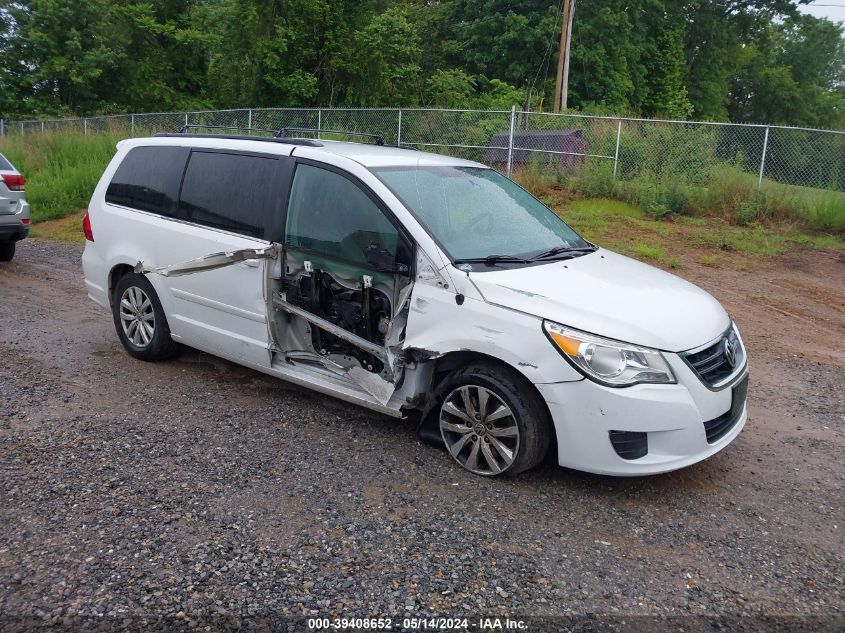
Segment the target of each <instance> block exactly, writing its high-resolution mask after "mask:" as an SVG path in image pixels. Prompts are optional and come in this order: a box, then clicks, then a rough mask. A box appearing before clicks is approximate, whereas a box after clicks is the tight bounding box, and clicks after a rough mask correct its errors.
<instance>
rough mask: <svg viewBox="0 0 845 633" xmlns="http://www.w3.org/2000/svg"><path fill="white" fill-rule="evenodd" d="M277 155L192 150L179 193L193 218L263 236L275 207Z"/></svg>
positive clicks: (184, 209) (182, 208) (185, 210)
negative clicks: (249, 154) (265, 155)
mask: <svg viewBox="0 0 845 633" xmlns="http://www.w3.org/2000/svg"><path fill="white" fill-rule="evenodd" d="M277 165H278V161H277V160H276V159H275V158H269V157H267V158H265V157H262V156H248V155H243V154H224V153H216V152H199V151H193V152H191V158H190V160H189V161H188V168H187V170H186V171H185V178H184V181H183V183H182V192H181V194H180V196H179V210H180V213H181V214H182V216H183V217H184V218H185V219H186V220H188V221H190V222H196V223H197V224H202V225H204V226H211V227H214V228H220V229H225V230H227V231H232V232H233V233H240V234H242V235H249V236H252V237H258V238H264V237H265V230H266V228H267V227H268V226H269V225H270V224H271V222H272V218H273V210H274V206H275V205H274V192H275V189H276V188H275V181H276V167H277Z"/></svg>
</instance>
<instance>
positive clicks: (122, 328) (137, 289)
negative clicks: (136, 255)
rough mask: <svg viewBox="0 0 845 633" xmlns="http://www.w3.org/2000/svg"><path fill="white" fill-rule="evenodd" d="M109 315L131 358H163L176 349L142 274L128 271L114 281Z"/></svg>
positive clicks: (156, 302) (164, 319) (171, 355)
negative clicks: (111, 316) (110, 313)
mask: <svg viewBox="0 0 845 633" xmlns="http://www.w3.org/2000/svg"><path fill="white" fill-rule="evenodd" d="M112 314H113V317H114V327H115V329H116V330H117V335H118V337H119V338H120V342H121V343H123V347H125V348H126V351H127V352H129V353H130V354H132V356H134V357H135V358H140V359H141V360H147V361H156V360H165V359H167V358H172V357H173V356H175V355H176V354H177V352H178V351H179V347H178V345H177V344H176V343H175V342H174V341H173V339H172V338H171V337H170V328H169V327H168V325H167V318H166V317H165V316H164V310H163V309H162V307H161V302H160V301H159V300H158V295H156V293H155V290H153V286H152V284H151V283H150V282H149V281H148V280H147V278H146V277H144V276H143V275H138V274H135V273H129V274H127V275H124V276H123V277H121V278H120V280H119V281H118V282H117V284H115V287H114V293H113V294H112Z"/></svg>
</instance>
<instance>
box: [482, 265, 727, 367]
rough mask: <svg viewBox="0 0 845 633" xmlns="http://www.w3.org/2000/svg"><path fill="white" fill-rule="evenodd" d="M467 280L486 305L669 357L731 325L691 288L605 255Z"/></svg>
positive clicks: (715, 306) (704, 296)
mask: <svg viewBox="0 0 845 633" xmlns="http://www.w3.org/2000/svg"><path fill="white" fill-rule="evenodd" d="M470 279H471V280H472V282H473V283H474V284H475V286H476V287H477V288H478V291H479V292H480V293H481V295H482V296H483V297H484V300H485V301H487V302H488V303H492V304H495V305H500V306H503V307H506V308H510V309H512V310H518V311H520V312H525V313H528V314H531V315H534V316H538V317H541V318H544V319H549V320H551V321H557V322H558V323H561V324H563V325H568V326H570V327H573V328H576V329H578V330H583V331H585V332H589V333H591V334H597V335H599V336H604V337H606V338H612V339H616V340H619V341H624V342H626V343H634V344H636V345H642V346H645V347H653V348H655V349H659V350H664V351H669V352H681V351H684V350H688V349H692V348H693V347H697V346H699V345H702V344H704V343H707V342H708V341H711V340H713V339H714V338H716V337H717V336H719V334H721V333H722V332H724V331H725V330H726V329H727V327H728V325H730V317H728V314H727V312H725V309H724V308H723V307H722V306H721V305H720V304H719V302H718V301H716V300H715V299H714V298H713V297H712V296H710V295H709V294H708V293H706V292H705V291H704V290H702V289H701V288H699V287H698V286H694V285H693V284H691V283H689V282H687V281H684V280H683V279H681V278H679V277H676V276H675V275H671V274H669V273H667V272H664V271H662V270H660V269H658V268H654V267H653V266H649V265H647V264H643V263H642V262H638V261H637V260H635V259H631V258H629V257H625V256H623V255H619V254H617V253H613V252H611V251H607V250H605V249H599V250H598V251H595V252H594V253H590V254H588V255H583V256H581V257H576V258H574V259H568V260H564V261H559V262H550V263H548V264H544V265H541V266H528V267H525V268H514V269H510V270H500V271H493V272H483V273H478V272H476V273H470Z"/></svg>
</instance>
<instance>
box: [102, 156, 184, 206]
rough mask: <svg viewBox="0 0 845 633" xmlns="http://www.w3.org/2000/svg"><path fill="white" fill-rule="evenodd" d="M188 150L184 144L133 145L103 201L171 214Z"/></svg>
mask: <svg viewBox="0 0 845 633" xmlns="http://www.w3.org/2000/svg"><path fill="white" fill-rule="evenodd" d="M188 153H189V150H188V149H187V148H185V147H135V148H133V149H131V150H129V152H128V153H127V154H126V157H125V158H124V159H123V162H122V163H120V166H119V167H118V168H117V171H116V172H115V174H114V177H113V178H112V181H111V183H110V184H109V188H108V189H107V190H106V202H108V203H109V204H118V205H121V206H124V207H131V208H133V209H138V210H140V211H149V212H150V213H157V214H159V215H167V216H172V215H174V214H175V213H176V200H177V199H178V197H179V183H180V181H181V180H182V172H183V171H184V169H185V161H186V160H187V158H188Z"/></svg>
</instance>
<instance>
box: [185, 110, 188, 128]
mask: <svg viewBox="0 0 845 633" xmlns="http://www.w3.org/2000/svg"><path fill="white" fill-rule="evenodd" d="M185 127H188V113H187V112H186V113H185Z"/></svg>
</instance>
